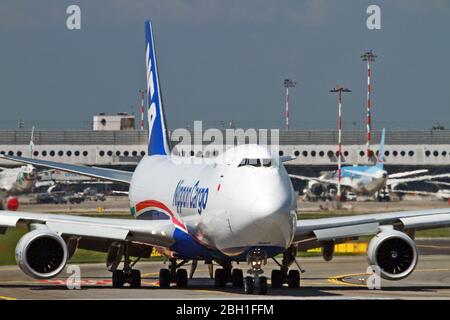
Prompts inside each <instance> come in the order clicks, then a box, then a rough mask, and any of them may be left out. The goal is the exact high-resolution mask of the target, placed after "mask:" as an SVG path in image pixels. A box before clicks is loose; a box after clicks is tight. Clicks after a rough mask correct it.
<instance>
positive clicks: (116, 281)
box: [112, 270, 125, 288]
mask: <svg viewBox="0 0 450 320" xmlns="http://www.w3.org/2000/svg"><path fill="white" fill-rule="evenodd" d="M124 283H125V276H124V275H123V270H114V271H113V273H112V286H113V288H123V284H124Z"/></svg>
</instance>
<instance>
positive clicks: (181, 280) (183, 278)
mask: <svg viewBox="0 0 450 320" xmlns="http://www.w3.org/2000/svg"><path fill="white" fill-rule="evenodd" d="M176 282H177V287H179V288H185V287H187V282H188V274H187V271H186V269H178V270H177V274H176Z"/></svg>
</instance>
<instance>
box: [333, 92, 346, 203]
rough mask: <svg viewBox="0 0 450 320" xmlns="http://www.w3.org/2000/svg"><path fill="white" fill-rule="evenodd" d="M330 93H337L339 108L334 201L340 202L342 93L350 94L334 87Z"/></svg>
mask: <svg viewBox="0 0 450 320" xmlns="http://www.w3.org/2000/svg"><path fill="white" fill-rule="evenodd" d="M330 92H333V93H338V106H339V115H338V189H337V195H336V200H337V201H341V196H342V189H341V180H342V170H341V167H342V92H351V91H350V90H349V89H347V88H344V87H340V86H336V87H335V88H333V89H331V90H330Z"/></svg>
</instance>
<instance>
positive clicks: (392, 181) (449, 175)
mask: <svg viewBox="0 0 450 320" xmlns="http://www.w3.org/2000/svg"><path fill="white" fill-rule="evenodd" d="M439 178H450V173H442V174H436V175H425V176H418V177H414V178H403V179H391V176H389V179H388V181H387V183H386V184H387V185H393V186H395V185H397V184H400V183H405V182H414V181H425V180H433V179H439Z"/></svg>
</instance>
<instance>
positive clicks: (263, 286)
mask: <svg viewBox="0 0 450 320" xmlns="http://www.w3.org/2000/svg"><path fill="white" fill-rule="evenodd" d="M247 263H248V264H249V265H250V269H249V270H247V273H248V274H250V275H251V276H253V277H251V276H247V277H245V279H244V292H245V293H247V294H252V293H253V292H254V290H255V288H257V290H258V293H259V294H261V295H264V294H267V278H266V277H265V276H261V274H263V273H264V271H263V270H262V268H261V267H262V266H263V265H266V264H267V255H266V253H265V252H264V251H262V250H261V249H259V248H255V249H253V250H252V251H250V252H249V253H248V255H247Z"/></svg>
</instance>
